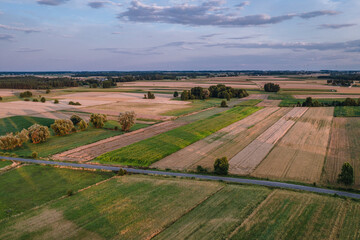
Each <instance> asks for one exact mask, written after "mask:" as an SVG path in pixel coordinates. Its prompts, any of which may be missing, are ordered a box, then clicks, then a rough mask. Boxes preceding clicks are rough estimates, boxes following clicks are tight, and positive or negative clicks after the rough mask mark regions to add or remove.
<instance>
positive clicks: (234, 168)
mask: <svg viewBox="0 0 360 240" xmlns="http://www.w3.org/2000/svg"><path fill="white" fill-rule="evenodd" d="M306 111H307V108H293V109H292V110H291V111H289V112H288V113H287V114H286V115H285V116H283V117H282V118H281V119H280V120H278V121H277V122H276V123H275V124H273V125H272V126H271V127H269V128H268V129H267V130H265V132H263V133H262V134H261V135H260V136H258V137H257V138H256V139H255V140H254V141H252V142H251V143H250V144H249V145H248V146H246V147H245V148H244V149H243V150H242V151H240V152H239V153H238V154H236V155H235V156H234V157H233V158H231V159H230V161H229V163H230V168H229V172H230V173H232V174H240V175H248V174H250V173H251V172H253V171H254V169H255V168H256V167H257V166H258V165H259V164H260V162H261V161H262V160H263V159H264V158H265V157H266V155H267V154H268V153H269V152H270V150H271V149H272V148H273V147H274V146H275V144H276V143H277V141H278V140H279V139H280V138H282V137H283V136H284V135H285V133H286V132H287V131H288V130H289V129H290V128H291V127H292V126H293V125H294V124H295V121H296V120H297V119H298V118H300V117H301V116H302V115H303V114H304V113H305V112H306Z"/></svg>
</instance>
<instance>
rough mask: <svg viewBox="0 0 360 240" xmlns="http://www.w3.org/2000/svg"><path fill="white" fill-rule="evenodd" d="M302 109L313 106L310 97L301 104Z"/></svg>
mask: <svg viewBox="0 0 360 240" xmlns="http://www.w3.org/2000/svg"><path fill="white" fill-rule="evenodd" d="M302 106H303V107H312V106H313V100H312V98H311V97H307V98H306V100H305V102H303V104H302Z"/></svg>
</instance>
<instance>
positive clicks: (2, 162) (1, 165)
mask: <svg viewBox="0 0 360 240" xmlns="http://www.w3.org/2000/svg"><path fill="white" fill-rule="evenodd" d="M11 164H12V162H11V161H2V160H0V168H3V167H6V166H9V165H11Z"/></svg>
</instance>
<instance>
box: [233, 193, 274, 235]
mask: <svg viewBox="0 0 360 240" xmlns="http://www.w3.org/2000/svg"><path fill="white" fill-rule="evenodd" d="M276 192H278V190H273V191H272V192H271V193H269V195H267V197H266V198H265V199H264V200H263V201H261V202H260V203H259V205H257V207H256V208H255V209H254V211H252V213H251V214H250V215H249V216H248V217H247V218H246V219H245V220H244V221H243V222H242V223H241V224H240V225H239V226H237V227H236V228H235V229H234V230H233V231H232V232H231V233H230V234H229V236H228V237H227V238H226V239H227V240H228V239H230V238H232V236H234V235H235V234H236V233H237V232H238V231H239V230H240V228H242V227H243V226H244V225H245V224H247V223H248V222H249V221H250V219H251V218H252V217H254V216H255V214H257V213H258V212H259V210H260V209H261V208H262V207H263V206H264V205H265V203H267V202H268V201H269V199H270V198H272V196H273V195H274V194H275V193H276Z"/></svg>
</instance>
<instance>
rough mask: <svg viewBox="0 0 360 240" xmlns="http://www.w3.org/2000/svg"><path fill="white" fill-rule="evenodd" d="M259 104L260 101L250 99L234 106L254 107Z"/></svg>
mask: <svg viewBox="0 0 360 240" xmlns="http://www.w3.org/2000/svg"><path fill="white" fill-rule="evenodd" d="M261 102H262V100H261V99H250V100H246V101H243V102H241V103H238V104H236V106H255V105H257V104H259V103H261Z"/></svg>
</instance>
